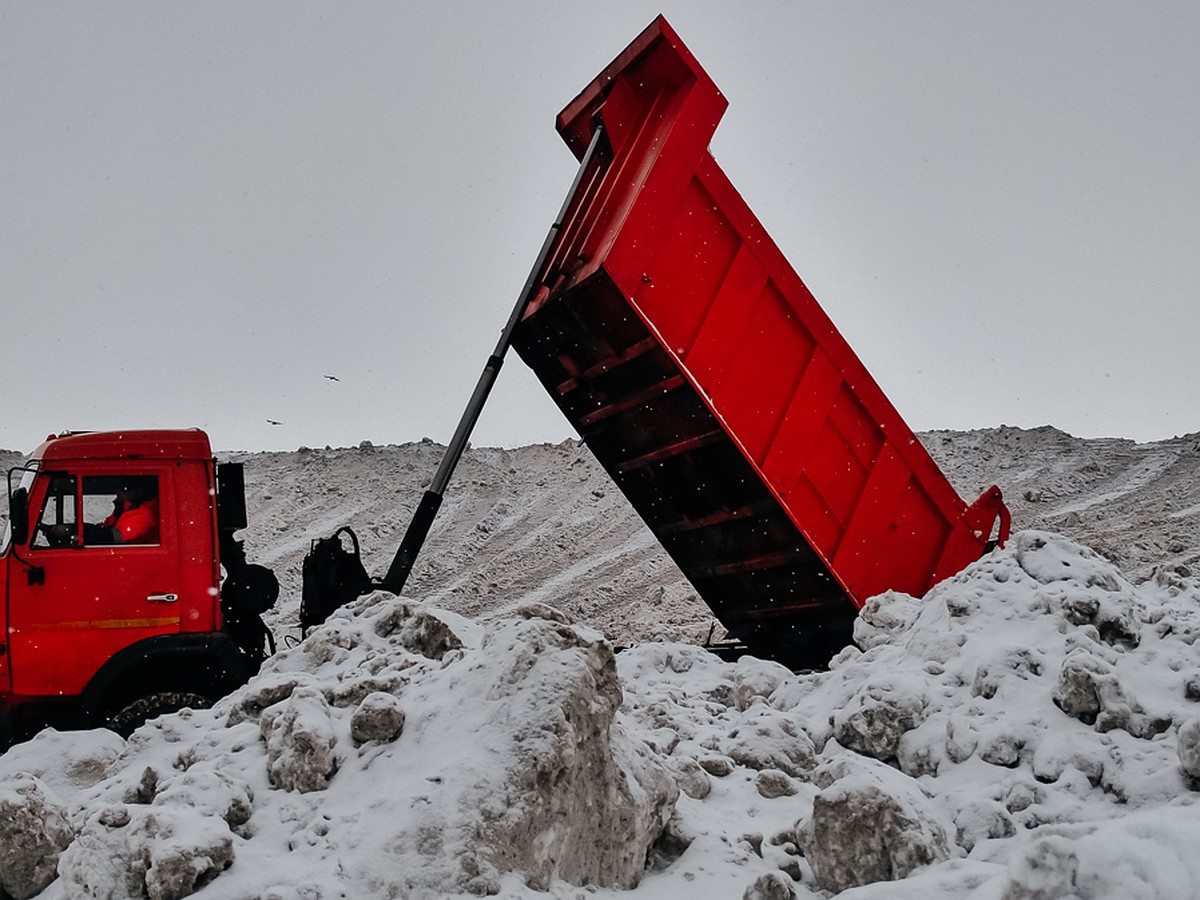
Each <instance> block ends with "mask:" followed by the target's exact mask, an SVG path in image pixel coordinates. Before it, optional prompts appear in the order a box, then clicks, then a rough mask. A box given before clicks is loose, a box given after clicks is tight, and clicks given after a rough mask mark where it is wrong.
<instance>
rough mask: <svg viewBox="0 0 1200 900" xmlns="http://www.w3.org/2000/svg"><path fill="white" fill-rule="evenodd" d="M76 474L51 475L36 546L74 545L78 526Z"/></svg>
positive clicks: (40, 518)
mask: <svg viewBox="0 0 1200 900" xmlns="http://www.w3.org/2000/svg"><path fill="white" fill-rule="evenodd" d="M75 483H76V480H75V476H74V475H51V476H50V486H49V487H48V488H47V490H46V500H45V502H44V503H43V504H42V513H41V515H40V516H39V517H38V527H37V533H36V534H35V535H34V536H33V546H34V547H72V546H74V545H75V543H76V538H77V534H78V531H79V529H78V526H77V525H76V518H75Z"/></svg>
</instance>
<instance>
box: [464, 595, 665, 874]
mask: <svg viewBox="0 0 1200 900" xmlns="http://www.w3.org/2000/svg"><path fill="white" fill-rule="evenodd" d="M479 655H480V657H482V658H483V659H485V660H495V663H494V666H495V671H494V672H493V673H492V676H493V677H490V678H489V679H488V682H489V683H490V684H492V685H493V687H492V689H491V691H490V692H489V696H488V697H487V700H489V701H491V702H492V703H493V704H494V707H493V708H494V709H495V711H496V714H498V715H503V716H505V717H506V718H508V719H509V720H510V726H509V727H510V728H512V729H513V730H512V731H511V732H510V734H511V737H510V738H509V739H508V740H509V741H510V742H511V744H510V747H511V751H512V752H511V756H510V759H511V760H512V765H511V768H508V769H507V770H503V771H501V772H499V773H498V775H499V778H500V783H498V784H494V785H493V786H492V789H491V790H489V791H488V792H487V794H486V796H487V797H488V798H496V797H503V798H505V801H504V802H502V803H497V802H496V801H495V800H493V799H489V800H488V801H487V802H486V803H484V804H483V805H482V807H481V808H480V810H479V813H480V814H481V815H478V816H477V817H476V823H475V825H474V827H473V831H474V835H473V838H474V839H473V840H472V842H471V843H472V844H473V845H474V855H475V856H476V857H477V858H478V859H479V860H480V863H481V865H480V866H479V868H480V870H481V872H486V871H487V870H488V869H491V868H493V867H494V869H495V870H497V871H501V872H503V871H520V872H523V873H524V874H525V880H526V882H527V883H528V884H529V886H530V887H532V888H534V889H537V890H545V889H547V888H548V886H549V884H550V883H551V881H552V880H553V879H555V878H559V879H562V880H564V881H568V882H570V883H572V884H588V883H595V884H600V885H607V886H613V887H622V888H630V887H633V886H635V885H636V884H637V883H638V881H639V880H640V878H641V875H642V872H643V870H644V868H645V864H646V858H647V853H648V851H649V849H650V846H651V844H653V843H654V841H655V840H656V839H657V838H658V836H659V835H660V834H661V833H662V831H663V829H664V827H665V826H666V823H667V821H668V820H669V819H670V817H671V814H672V812H673V810H674V806H675V801H676V799H677V797H678V788H677V787H676V784H675V780H674V778H673V777H672V776H671V773H670V771H669V769H668V768H667V767H666V765H665V764H664V763H663V762H661V761H660V760H659V758H658V757H657V756H655V755H654V754H653V753H652V752H651V751H650V750H649V749H648V748H647V747H646V745H645V744H644V743H642V742H641V741H634V740H632V739H630V738H629V737H628V736H627V735H626V734H625V732H624V729H623V728H622V727H621V726H620V725H619V724H618V723H617V722H615V721H614V717H615V715H616V712H617V709H618V708H619V707H620V705H621V699H622V695H621V687H620V684H619V682H618V680H617V670H616V663H615V659H614V657H613V651H612V646H611V645H610V644H609V643H608V642H607V641H605V640H604V639H603V638H602V637H601V636H600V635H599V634H597V633H596V632H594V631H592V630H591V629H586V628H579V627H574V626H567V625H563V624H561V623H558V622H553V621H547V620H544V619H538V618H534V619H528V620H517V621H515V622H513V623H512V624H509V625H507V626H506V627H505V628H502V629H500V630H498V631H497V632H496V633H495V634H494V635H492V636H491V637H490V638H489V639H486V640H485V641H484V644H483V646H482V647H481V648H480V652H479ZM506 710H507V712H505V711H506ZM489 780H490V779H489ZM467 874H469V871H468V872H467ZM464 886H465V887H467V888H468V889H475V888H476V887H480V886H481V885H480V884H478V882H474V883H473V882H472V881H468V882H467V883H466V884H465V885H464ZM482 886H486V884H484V885H482Z"/></svg>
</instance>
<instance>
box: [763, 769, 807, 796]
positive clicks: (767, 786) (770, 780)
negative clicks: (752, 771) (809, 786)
mask: <svg viewBox="0 0 1200 900" xmlns="http://www.w3.org/2000/svg"><path fill="white" fill-rule="evenodd" d="M754 788H755V790H757V791H758V794H759V796H760V797H764V798H765V799H767V800H774V799H775V798H776V797H790V796H792V795H793V794H795V793H796V791H797V790H799V788H798V787H797V785H796V782H795V781H794V780H793V779H792V778H790V777H788V775H787V773H786V772H780V771H779V770H778V769H763V770H762V771H761V772H759V773H758V775H756V776H755V778H754Z"/></svg>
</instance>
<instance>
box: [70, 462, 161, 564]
mask: <svg viewBox="0 0 1200 900" xmlns="http://www.w3.org/2000/svg"><path fill="white" fill-rule="evenodd" d="M83 521H84V526H83V543H84V545H85V546H91V545H95V544H157V543H158V476H156V475H120V476H115V475H85V476H84V478H83Z"/></svg>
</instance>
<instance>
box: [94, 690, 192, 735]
mask: <svg viewBox="0 0 1200 900" xmlns="http://www.w3.org/2000/svg"><path fill="white" fill-rule="evenodd" d="M212 705H213V701H212V698H211V697H205V696H204V695H203V694H197V693H194V692H192V691H158V692H156V693H153V694H147V695H145V696H144V697H138V698H136V699H135V700H132V701H130V702H129V703H127V704H125V705H124V706H119V707H118V708H117V710H116V712H114V713H112V714H111V715H110V716H108V718H107V719H106V720H105V721H104V727H105V728H107V729H109V730H110V731H115V732H116V733H117V734H119V735H121V737H124V738H127V737H129V735H131V734H133V732H134V731H136V730H137V729H138V728H139V727H140V726H142V725H144V724H145V723H146V722H149V721H150V720H151V719H153V718H155V717H157V716H165V715H166V714H167V713H173V712H179V710H181V709H183V708H184V707H191V708H192V709H208V708H209V707H210V706H212Z"/></svg>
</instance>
